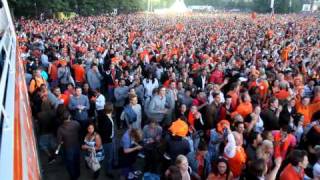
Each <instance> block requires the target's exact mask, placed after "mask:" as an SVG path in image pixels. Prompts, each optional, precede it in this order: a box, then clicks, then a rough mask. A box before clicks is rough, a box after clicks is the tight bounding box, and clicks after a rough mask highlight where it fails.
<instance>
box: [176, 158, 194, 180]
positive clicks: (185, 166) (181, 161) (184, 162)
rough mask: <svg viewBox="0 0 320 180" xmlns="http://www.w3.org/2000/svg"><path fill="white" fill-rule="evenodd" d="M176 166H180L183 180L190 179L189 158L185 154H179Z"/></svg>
mask: <svg viewBox="0 0 320 180" xmlns="http://www.w3.org/2000/svg"><path fill="white" fill-rule="evenodd" d="M176 166H177V167H178V168H179V170H180V173H181V176H182V180H190V179H191V178H190V173H189V169H190V168H189V163H188V159H187V157H186V156H184V155H181V154H180V155H178V156H177V158H176Z"/></svg>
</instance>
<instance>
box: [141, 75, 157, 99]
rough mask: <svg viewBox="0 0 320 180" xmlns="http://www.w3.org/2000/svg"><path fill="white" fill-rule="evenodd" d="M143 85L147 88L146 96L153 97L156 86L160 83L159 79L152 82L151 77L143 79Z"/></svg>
mask: <svg viewBox="0 0 320 180" xmlns="http://www.w3.org/2000/svg"><path fill="white" fill-rule="evenodd" d="M142 84H143V87H144V88H145V97H151V96H152V91H153V90H154V89H155V88H158V87H159V83H158V80H157V79H154V83H152V80H151V79H148V80H147V79H144V80H143V81H142Z"/></svg>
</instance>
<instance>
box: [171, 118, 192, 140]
mask: <svg viewBox="0 0 320 180" xmlns="http://www.w3.org/2000/svg"><path fill="white" fill-rule="evenodd" d="M188 129H189V128H188V124H187V123H186V122H184V121H182V120H181V119H178V120H176V121H174V122H173V123H172V124H171V126H170V128H169V130H170V131H171V133H172V135H174V136H180V137H186V136H187V134H188Z"/></svg>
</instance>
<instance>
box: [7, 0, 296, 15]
mask: <svg viewBox="0 0 320 180" xmlns="http://www.w3.org/2000/svg"><path fill="white" fill-rule="evenodd" d="M151 1H152V5H153V9H155V8H167V7H170V5H172V4H173V3H174V1H175V0H151ZM270 1H271V0H252V1H251V2H250V1H246V0H185V3H186V4H187V5H209V6H213V7H215V8H217V9H233V8H236V9H241V10H249V11H256V12H259V13H267V12H271V9H270ZM291 1H292V7H291V8H289V2H290V0H275V12H276V13H289V12H298V11H300V10H301V7H302V2H301V1H302V0H291ZM8 2H9V6H10V7H11V8H12V9H13V12H14V13H15V15H17V16H20V15H26V16H38V15H39V14H40V13H43V12H45V13H46V14H49V15H50V14H53V13H55V12H61V11H63V12H76V13H78V14H80V15H96V14H101V13H106V12H111V11H113V9H114V8H117V9H118V11H119V12H134V11H140V10H147V6H148V0H8Z"/></svg>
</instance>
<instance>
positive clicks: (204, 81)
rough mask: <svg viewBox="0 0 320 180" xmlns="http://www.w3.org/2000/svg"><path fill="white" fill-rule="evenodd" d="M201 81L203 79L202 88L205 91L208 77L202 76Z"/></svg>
mask: <svg viewBox="0 0 320 180" xmlns="http://www.w3.org/2000/svg"><path fill="white" fill-rule="evenodd" d="M201 79H202V85H201V88H202V89H204V88H205V86H206V79H207V78H206V77H205V76H201Z"/></svg>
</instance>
